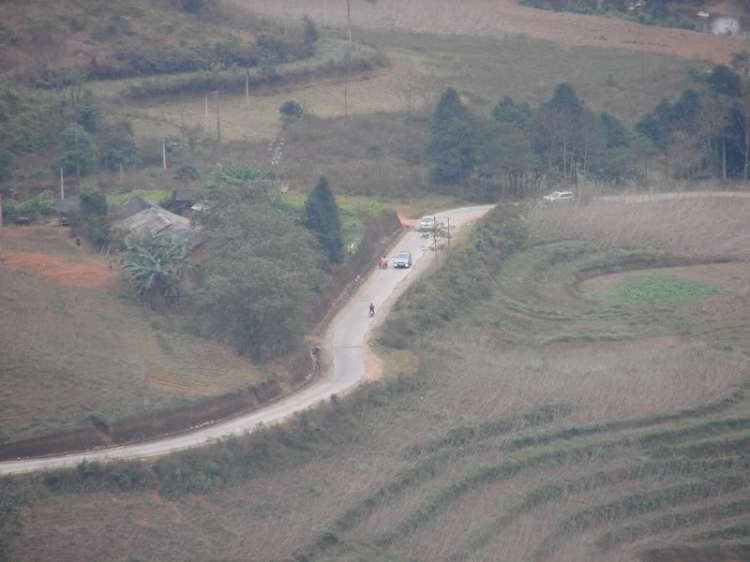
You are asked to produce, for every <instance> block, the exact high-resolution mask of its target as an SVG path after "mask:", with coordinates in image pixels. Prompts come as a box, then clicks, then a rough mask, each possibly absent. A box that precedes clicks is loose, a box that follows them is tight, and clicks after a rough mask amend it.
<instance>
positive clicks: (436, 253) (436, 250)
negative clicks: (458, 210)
mask: <svg viewBox="0 0 750 562" xmlns="http://www.w3.org/2000/svg"><path fill="white" fill-rule="evenodd" d="M437 239H438V231H437V219H435V226H433V227H432V241H433V244H434V250H435V264H437V263H438V246H437Z"/></svg>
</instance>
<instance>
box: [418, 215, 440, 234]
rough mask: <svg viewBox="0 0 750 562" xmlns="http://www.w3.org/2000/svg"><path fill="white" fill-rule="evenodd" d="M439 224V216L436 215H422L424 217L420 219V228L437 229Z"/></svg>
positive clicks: (421, 229)
mask: <svg viewBox="0 0 750 562" xmlns="http://www.w3.org/2000/svg"><path fill="white" fill-rule="evenodd" d="M436 224H437V218H435V217H434V216H432V217H431V216H425V217H422V219H421V220H420V221H419V230H420V231H423V230H435V225H436Z"/></svg>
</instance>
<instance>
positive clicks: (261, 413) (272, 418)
mask: <svg viewBox="0 0 750 562" xmlns="http://www.w3.org/2000/svg"><path fill="white" fill-rule="evenodd" d="M491 208H492V205H484V206H479V207H464V208H460V209H453V210H450V211H445V212H442V213H438V214H437V216H438V218H441V219H445V218H446V217H450V220H451V228H452V229H453V228H454V227H460V226H461V225H464V224H467V223H471V222H474V221H476V220H477V219H479V218H481V217H482V216H483V215H484V214H485V213H487V211H489V210H490V209H491ZM426 245H427V241H426V240H423V239H422V237H421V236H420V234H419V233H418V232H410V233H408V234H406V235H405V236H404V238H403V239H402V240H401V242H400V245H398V246H396V247H395V248H394V249H393V252H392V253H391V255H389V256H388V258H389V260H390V263H391V265H390V266H389V268H388V269H386V270H375V272H374V273H372V274H371V275H370V277H369V278H368V280H367V281H366V282H365V283H364V284H363V286H362V287H361V288H360V290H359V291H358V292H357V293H356V294H355V295H354V297H353V298H352V299H351V300H350V301H349V302H348V303H347V304H346V305H345V306H344V308H343V309H342V310H341V311H340V312H339V313H338V314H337V316H336V317H335V318H334V321H333V323H332V325H331V331H330V333H331V334H332V337H331V338H330V341H332V350H331V351H332V353H331V355H332V357H333V366H332V368H331V372H329V373H327V374H325V375H324V376H322V377H321V378H320V379H318V380H317V381H316V382H314V383H313V384H311V385H310V386H307V387H305V388H304V389H302V390H300V391H299V392H297V393H294V394H292V395H290V396H288V397H286V398H285V399H283V400H281V401H279V402H275V403H273V404H269V405H268V406H267V407H265V408H261V409H259V410H256V411H254V412H251V413H249V414H245V415H242V416H238V417H235V418H231V419H228V420H225V421H222V422H219V423H216V424H214V425H210V426H207V427H203V428H201V429H198V430H195V431H192V432H189V433H182V434H180V435H175V436H172V437H165V438H163V439H158V440H154V441H148V442H144V443H134V444H131V445H122V446H118V447H111V448H103V449H95V450H92V451H86V452H82V453H74V454H69V455H62V456H51V457H44V458H33V459H23V460H17V461H8V462H2V463H0V474H13V473H21V472H32V471H36V470H45V469H54V468H64V467H72V466H75V465H77V464H79V463H80V462H81V461H83V460H89V461H100V462H101V461H107V460H113V459H137V458H141V459H144V458H147V457H154V456H159V455H164V454H167V453H171V452H174V451H179V450H183V449H189V448H191V447H198V446H201V445H204V444H206V443H209V442H211V441H214V440H216V439H220V438H223V437H228V436H230V435H236V434H240V433H243V432H245V431H248V430H251V429H253V428H254V427H256V426H258V425H259V424H261V423H264V424H268V423H271V422H276V421H279V420H281V419H284V418H286V417H288V416H290V415H292V414H294V413H295V412H298V411H300V410H304V409H306V408H309V407H311V406H313V405H315V404H317V403H319V402H320V401H322V400H325V399H327V398H329V397H330V396H331V395H332V394H341V393H344V392H346V391H348V390H351V389H352V388H353V387H354V386H356V385H357V384H358V383H360V382H362V380H364V378H365V364H364V359H363V357H362V345H363V344H364V343H365V342H366V340H367V336H368V332H369V330H370V327H371V325H372V324H373V319H372V318H370V316H369V315H368V313H367V309H368V307H369V305H370V303H373V304H374V305H375V307H376V310H377V309H379V308H380V307H381V306H382V305H383V304H384V303H386V302H387V301H388V302H392V299H391V300H389V299H388V297H389V296H390V295H391V294H392V293H394V292H401V291H403V289H404V288H405V287H406V286H407V285H409V284H410V283H412V282H413V281H414V280H415V279H416V275H415V274H413V271H414V268H412V269H400V270H398V269H394V268H393V267H392V262H393V254H395V253H396V252H398V251H399V250H401V249H407V250H409V251H410V252H411V253H412V256H413V257H414V263H415V265H416V264H417V263H418V262H419V260H421V259H423V256H424V255H425V253H426V251H425V247H426ZM382 312H383V313H384V312H385V311H382Z"/></svg>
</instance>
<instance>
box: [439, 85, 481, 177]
mask: <svg viewBox="0 0 750 562" xmlns="http://www.w3.org/2000/svg"><path fill="white" fill-rule="evenodd" d="M476 149H477V141H476V130H475V123H474V119H473V116H472V115H471V112H469V110H468V109H467V107H466V106H465V105H464V104H463V103H462V102H461V98H460V97H459V95H458V92H456V90H454V89H453V88H448V89H447V90H446V91H445V92H444V93H443V95H442V96H440V100H439V101H438V104H437V107H436V108H435V117H434V120H433V125H432V141H431V142H430V146H429V150H428V152H429V155H430V158H431V160H432V176H433V179H434V180H435V181H436V182H438V183H442V184H451V183H459V184H463V183H465V181H466V179H467V178H468V177H469V176H470V175H471V173H472V171H473V170H474V166H475V164H476Z"/></svg>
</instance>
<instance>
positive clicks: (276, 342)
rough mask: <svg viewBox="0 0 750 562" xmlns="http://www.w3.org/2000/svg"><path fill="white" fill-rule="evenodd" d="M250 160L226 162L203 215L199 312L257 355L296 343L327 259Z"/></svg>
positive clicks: (209, 330)
mask: <svg viewBox="0 0 750 562" xmlns="http://www.w3.org/2000/svg"><path fill="white" fill-rule="evenodd" d="M277 191H278V190H277V189H275V188H274V185H273V184H272V182H271V180H270V179H268V178H265V177H263V176H262V175H261V174H259V173H258V172H257V170H255V169H254V168H252V167H250V166H224V168H223V169H222V171H221V172H220V173H219V174H217V177H216V178H215V179H214V182H213V184H212V188H211V195H210V210H209V211H208V212H207V213H206V214H205V219H204V222H205V231H206V233H207V236H208V244H209V247H210V257H209V259H208V262H207V263H206V264H205V266H204V267H202V271H201V274H200V278H199V282H198V285H199V288H198V290H199V294H200V298H199V302H198V312H197V317H198V318H199V319H200V321H201V323H202V328H203V330H204V331H205V333H206V334H208V335H212V336H218V337H224V338H228V339H231V340H232V341H233V342H234V343H235V344H236V346H237V347H238V348H239V349H240V350H241V351H243V352H246V353H248V354H250V355H252V356H253V357H254V358H256V359H258V360H262V359H267V358H270V357H273V356H275V355H278V354H281V353H284V352H286V351H288V350H290V349H292V348H293V347H294V346H296V345H297V344H298V343H299V341H300V339H301V337H302V336H303V334H304V331H305V328H306V327H307V320H308V315H309V312H310V308H311V306H312V304H313V302H314V300H315V298H316V296H317V295H318V294H319V293H320V291H321V288H322V284H323V283H324V280H325V278H324V273H323V272H324V269H325V258H324V253H323V251H321V248H320V245H319V244H318V242H317V240H316V239H315V236H314V235H313V233H311V232H310V231H309V230H308V229H307V228H305V227H304V226H303V225H302V224H300V222H301V221H300V220H299V215H298V214H297V213H295V212H294V211H293V210H291V209H289V208H288V207H287V206H286V205H284V203H283V202H282V201H280V200H279V199H278V198H277V197H276V196H275V195H274V194H275V193H277Z"/></svg>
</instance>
